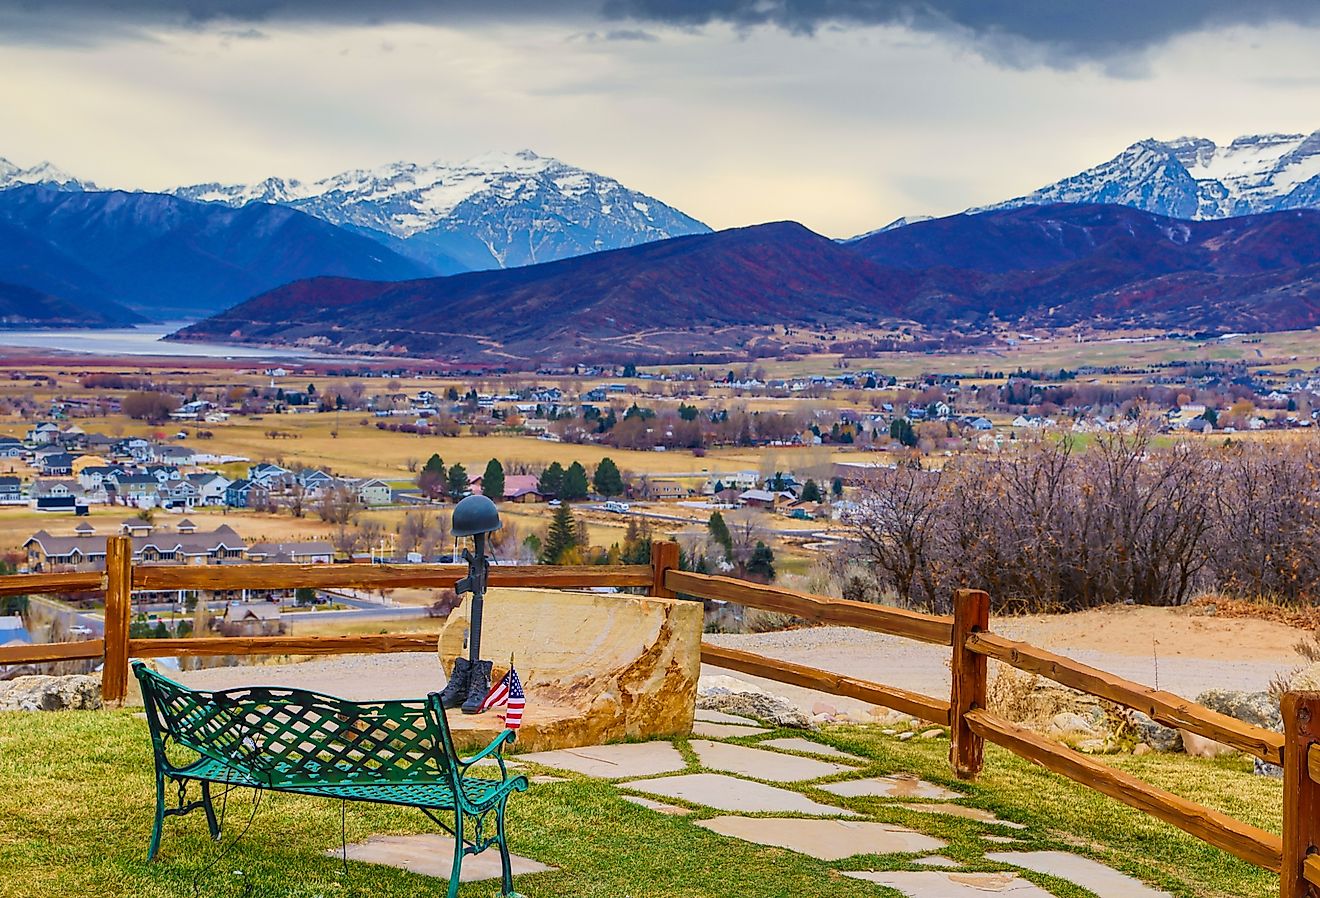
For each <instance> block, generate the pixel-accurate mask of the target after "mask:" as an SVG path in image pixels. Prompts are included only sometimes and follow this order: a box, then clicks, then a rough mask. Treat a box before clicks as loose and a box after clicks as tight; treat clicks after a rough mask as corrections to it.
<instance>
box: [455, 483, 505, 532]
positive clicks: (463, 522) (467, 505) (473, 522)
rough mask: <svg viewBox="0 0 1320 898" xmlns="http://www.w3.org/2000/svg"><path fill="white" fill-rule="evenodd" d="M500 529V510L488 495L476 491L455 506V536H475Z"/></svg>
mask: <svg viewBox="0 0 1320 898" xmlns="http://www.w3.org/2000/svg"><path fill="white" fill-rule="evenodd" d="M499 529H500V513H499V510H498V509H497V508H496V507H495V503H494V502H492V501H490V499H488V498H487V497H485V496H482V495H480V494H477V493H474V494H472V495H471V496H468V497H467V498H465V499H463V501H461V502H459V503H458V504H457V505H455V506H454V525H453V528H452V532H453V534H454V536H475V535H476V534H478V533H490V532H491V531H492V530H499Z"/></svg>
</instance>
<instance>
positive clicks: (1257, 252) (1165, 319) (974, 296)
mask: <svg viewBox="0 0 1320 898" xmlns="http://www.w3.org/2000/svg"><path fill="white" fill-rule="evenodd" d="M848 246H849V247H850V248H852V249H853V250H854V251H856V252H858V253H859V254H861V255H863V256H865V257H866V258H867V259H869V260H871V261H873V262H875V263H877V264H879V265H884V266H889V267H891V268H896V269H907V270H909V271H911V272H912V273H913V274H914V275H916V276H917V283H916V284H915V285H914V286H913V289H912V291H911V292H910V293H909V294H907V295H905V296H903V297H902V298H901V303H900V306H901V309H902V312H903V313H904V314H905V315H907V316H908V317H911V318H913V319H915V320H917V321H920V322H923V323H925V324H927V325H928V326H934V327H944V326H948V325H951V324H953V323H955V322H961V323H972V324H974V325H988V324H989V323H990V322H991V321H993V320H998V321H1003V322H1013V323H1021V324H1027V325H1038V326H1063V325H1072V324H1079V323H1080V324H1090V325H1093V326H1097V327H1106V326H1109V327H1125V326H1132V327H1168V328H1175V329H1191V330H1246V331H1257V330H1284V329H1289V328H1297V327H1311V326H1315V325H1317V324H1320V212H1317V211H1314V210H1298V211H1292V212H1277V213H1272V214H1267V215H1258V216H1247V217H1242V218H1232V219H1222V220H1212V221H1180V220H1176V219H1172V218H1167V217H1164V216H1159V215H1152V214H1150V213H1146V212H1141V211H1138V210H1135V209H1129V208H1126V207H1122V206H1095V205H1057V206H1035V207H1024V208H1021V209H1009V210H1002V211H996V212H985V213H980V214H975V215H967V214H964V215H955V216H950V217H948V218H942V219H935V220H932V221H925V222H920V223H917V224H913V225H910V226H908V227H903V228H897V229H893V230H888V231H882V232H880V233H876V234H872V235H871V236H868V237H865V238H863V239H861V240H858V241H855V242H853V243H850V244H848Z"/></svg>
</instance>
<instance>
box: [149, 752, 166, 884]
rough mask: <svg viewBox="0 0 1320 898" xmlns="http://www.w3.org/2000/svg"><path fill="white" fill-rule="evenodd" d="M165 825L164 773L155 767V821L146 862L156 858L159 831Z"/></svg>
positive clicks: (158, 845) (158, 849)
mask: <svg viewBox="0 0 1320 898" xmlns="http://www.w3.org/2000/svg"><path fill="white" fill-rule="evenodd" d="M164 825H165V774H164V773H163V772H161V770H160V768H156V823H155V825H154V826H152V828H151V847H150V848H148V849H147V863H148V864H149V863H151V862H152V861H154V860H155V859H156V852H158V851H160V833H161V829H162V828H163V827H164Z"/></svg>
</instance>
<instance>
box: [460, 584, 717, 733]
mask: <svg viewBox="0 0 1320 898" xmlns="http://www.w3.org/2000/svg"><path fill="white" fill-rule="evenodd" d="M470 608H471V598H470V597H465V598H464V600H463V602H462V604H461V605H460V606H459V607H458V608H456V609H455V610H454V611H453V612H451V613H450V615H449V617H448V618H447V619H446V620H445V624H444V627H443V628H442V629H441V631H440V637H439V644H438V650H439V655H440V666H441V668H443V670H444V671H446V672H448V671H449V670H451V669H452V665H453V661H454V658H455V657H456V656H459V655H462V654H466V653H467V638H468V630H469V615H470ZM701 619H702V613H701V604H700V603H698V602H689V601H684V600H681V599H662V598H656V597H653V596H634V595H620V594H605V593H592V592H569V591H562V590H548V589H506V588H496V589H492V590H490V592H489V593H488V594H487V595H486V600H485V609H484V614H483V623H482V643H481V654H482V657H483V658H486V659H489V660H491V661H493V662H494V665H495V674H494V675H495V678H496V679H498V678H499V677H502V676H503V675H504V673H505V671H507V670H508V667H509V662H510V660H512V662H513V664H514V666H515V667H516V668H517V670H518V675H519V677H520V679H521V680H522V683H523V688H524V690H525V691H526V693H527V709H526V711H525V713H524V714H523V720H522V728H521V729H520V730H519V732H518V748H519V750H520V751H548V750H551V749H559V748H575V747H578V746H583V745H600V744H602V743H605V742H617V741H621V740H624V739H648V738H655V737H667V736H679V735H687V734H688V733H690V732H691V731H692V712H693V706H694V704H695V701H696V694H697V678H698V676H699V675H700V669H701V657H700V651H701ZM438 674H439V672H438V671H437V680H438V681H439V682H444V680H443V679H441V678H440V677H439V675H438ZM501 710H502V709H494V710H491V711H487V712H485V713H483V714H450V715H449V725H450V728H451V729H452V730H453V735H454V740H455V742H456V743H458V744H459V747H460V750H466V748H468V747H476V746H481V745H485V744H486V743H487V742H489V741H490V740H491V739H492V738H493V737H494V736H495V735H496V734H498V733H499V732H500V731H501V730H503V728H504V723H503V720H502V719H501V717H500V713H501Z"/></svg>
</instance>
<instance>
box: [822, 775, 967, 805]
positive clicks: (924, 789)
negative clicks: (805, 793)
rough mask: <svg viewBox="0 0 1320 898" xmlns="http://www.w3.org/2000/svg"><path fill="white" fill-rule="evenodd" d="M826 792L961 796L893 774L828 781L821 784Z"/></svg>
mask: <svg viewBox="0 0 1320 898" xmlns="http://www.w3.org/2000/svg"><path fill="white" fill-rule="evenodd" d="M821 788H822V789H824V790H825V791H826V792H833V793H834V794H835V795H842V796H843V797H844V798H856V797H858V796H862V795H866V796H876V797H880V798H926V799H932V798H933V799H937V800H940V799H950V798H962V797H963V796H962V795H961V794H959V793H958V792H954V791H952V790H950V789H946V788H944V787H943V786H937V785H935V784H934V783H928V782H926V781H925V780H921V779H917V778H916V777H915V776H907V775H905V774H901V773H900V774H895V775H893V776H877V777H873V778H871V779H864V780H845V781H844V782H841V783H829V784H827V785H824V786H821Z"/></svg>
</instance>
